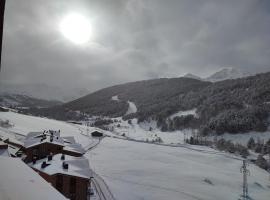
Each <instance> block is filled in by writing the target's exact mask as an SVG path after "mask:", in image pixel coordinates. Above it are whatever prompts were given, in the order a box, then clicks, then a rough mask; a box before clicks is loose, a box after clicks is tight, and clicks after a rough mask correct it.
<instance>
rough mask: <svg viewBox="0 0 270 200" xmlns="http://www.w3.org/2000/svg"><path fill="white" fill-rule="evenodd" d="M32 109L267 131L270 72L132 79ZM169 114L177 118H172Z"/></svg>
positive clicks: (172, 125) (165, 126)
mask: <svg viewBox="0 0 270 200" xmlns="http://www.w3.org/2000/svg"><path fill="white" fill-rule="evenodd" d="M116 97H117V98H116ZM115 99H117V101H116V100H115ZM130 102H132V103H133V104H134V105H135V106H136V112H133V113H130V114H128V115H127V111H128V110H129V107H130ZM190 110H193V111H192V112H190ZM78 111H79V112H78ZM182 111H189V112H182ZM194 112H195V114H194ZM35 113H38V114H39V115H40V114H41V115H44V116H49V117H53V118H56V119H62V120H66V119H72V118H75V117H76V119H83V118H84V117H85V116H84V113H86V114H88V115H90V116H108V117H121V116H122V117H123V118H124V119H131V118H137V119H138V122H139V123H140V122H143V121H149V120H154V121H156V122H157V126H158V127H159V128H161V129H162V130H164V131H165V130H170V131H173V130H179V129H186V128H198V129H200V131H202V132H204V133H210V132H215V133H218V134H221V133H224V132H229V133H238V132H248V131H265V130H266V129H267V127H268V125H269V120H268V116H269V113H270V73H264V74H258V75H256V76H250V77H246V78H240V79H233V80H224V81H221V82H214V83H212V82H207V81H200V80H195V79H191V78H183V77H181V78H170V79H169V78H163V79H154V80H147V81H138V82H132V83H127V84H122V85H116V86H112V87H108V88H105V89H102V90H99V91H96V92H94V93H91V94H89V95H86V96H84V97H82V98H79V99H77V100H74V101H71V102H68V103H66V104H63V105H60V106H56V107H53V108H49V109H41V110H33V111H32V114H35ZM78 113H81V115H78ZM176 113H187V114H185V115H183V114H181V115H179V114H176ZM190 113H193V114H190ZM75 114H76V115H75ZM173 114H176V115H174V116H175V117H173V118H172V117H170V116H172V115H173Z"/></svg>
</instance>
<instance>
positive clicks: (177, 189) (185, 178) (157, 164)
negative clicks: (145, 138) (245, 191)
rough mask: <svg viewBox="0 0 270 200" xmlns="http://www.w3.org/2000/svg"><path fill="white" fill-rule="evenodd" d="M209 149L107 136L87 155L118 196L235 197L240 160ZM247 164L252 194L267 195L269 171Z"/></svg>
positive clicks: (261, 199) (259, 199)
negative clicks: (172, 145) (200, 149)
mask: <svg viewBox="0 0 270 200" xmlns="http://www.w3.org/2000/svg"><path fill="white" fill-rule="evenodd" d="M205 148H207V147H205ZM208 151H209V152H213V153H208ZM208 151H199V150H198V151H197V150H190V149H187V148H180V147H176V148H173V147H166V146H159V145H153V144H145V143H135V142H132V141H126V140H119V139H112V138H105V139H104V140H103V141H102V142H101V143H100V144H99V146H98V147H97V148H96V149H94V150H93V151H91V152H89V153H88V154H87V155H86V156H87V157H89V159H90V162H91V165H92V167H94V169H95V170H96V172H97V173H98V174H100V175H101V176H102V177H103V178H104V179H105V181H106V182H107V184H108V185H109V187H110V189H111V190H112V192H113V194H114V196H115V197H116V199H118V200H138V199H147V200H165V199H168V200H179V199H181V200H217V199H218V200H228V199H238V198H239V195H240V194H241V192H242V174H241V173H240V167H241V164H242V161H241V160H239V159H235V158H233V157H232V158H231V157H230V155H229V154H224V155H222V154H215V152H216V151H214V150H211V149H208ZM226 155H227V156H226ZM248 169H249V170H250V176H249V177H248V184H249V193H250V196H251V197H252V198H253V199H254V200H269V195H270V181H269V174H267V172H266V171H264V170H262V169H260V168H258V167H257V166H255V165H253V164H250V165H249V167H248ZM211 183H212V184H211Z"/></svg>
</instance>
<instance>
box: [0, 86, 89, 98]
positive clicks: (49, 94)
mask: <svg viewBox="0 0 270 200" xmlns="http://www.w3.org/2000/svg"><path fill="white" fill-rule="evenodd" d="M88 93H89V92H88V90H86V89H81V88H66V89H63V88H60V87H57V86H50V85H47V84H7V83H1V84H0V94H11V95H13V94H17V95H26V96H29V97H32V98H36V99H44V100H49V101H51V100H56V101H61V102H68V101H72V100H74V99H77V98H79V97H82V96H84V95H86V94H88Z"/></svg>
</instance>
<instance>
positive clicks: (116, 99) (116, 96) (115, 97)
mask: <svg viewBox="0 0 270 200" xmlns="http://www.w3.org/2000/svg"><path fill="white" fill-rule="evenodd" d="M112 100H113V101H120V99H119V98H118V95H115V96H112Z"/></svg>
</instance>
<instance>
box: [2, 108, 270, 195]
mask: <svg viewBox="0 0 270 200" xmlns="http://www.w3.org/2000/svg"><path fill="white" fill-rule="evenodd" d="M0 119H2V120H9V121H10V122H11V124H13V126H12V127H10V128H1V129H0V135H1V134H4V135H5V136H9V135H16V134H22V135H26V134H28V132H31V131H42V130H44V129H46V130H47V129H53V130H59V129H60V130H61V135H63V136H74V137H75V139H76V140H77V142H79V143H81V144H82V145H83V146H84V147H88V146H89V145H92V143H93V139H92V138H91V137H90V136H89V132H91V131H92V130H95V128H91V127H86V126H83V125H74V124H69V123H66V122H62V121H57V120H52V119H46V118H39V117H34V116H27V115H22V114H18V113H13V112H0ZM118 120H119V121H120V120H121V118H119V119H118ZM117 123H119V124H120V127H117V126H114V129H115V132H108V131H107V132H105V134H107V135H109V136H116V135H117V134H119V135H120V136H117V137H119V138H124V137H121V134H123V133H125V135H126V136H127V137H129V138H134V139H138V140H144V141H145V140H147V139H148V140H149V141H151V139H155V138H156V137H161V138H162V140H163V143H165V144H171V143H173V144H179V143H180V144H182V145H179V146H178V147H172V146H161V145H155V144H148V143H141V142H134V141H127V140H123V139H117V138H113V137H107V138H105V139H103V140H102V141H101V143H100V144H98V146H97V147H96V148H94V149H93V150H91V151H89V152H88V153H87V154H86V155H85V156H86V157H87V158H88V159H89V160H90V165H91V167H92V168H93V169H94V170H95V171H96V172H97V174H99V175H100V176H101V177H102V178H103V179H104V180H105V181H106V183H107V184H108V186H109V188H110V189H111V190H112V193H113V195H114V196H115V197H116V199H118V200H137V199H145V200H167V199H168V200H179V199H181V200H217V199H218V200H225V199H226V200H227V199H238V198H239V195H240V194H241V192H242V174H241V173H240V167H241V164H242V162H241V159H240V158H238V157H236V156H234V155H232V154H227V153H221V152H218V151H216V150H213V149H210V148H208V147H201V146H190V145H183V138H184V132H181V131H177V132H172V133H164V132H161V131H159V129H157V128H156V126H155V122H153V121H151V122H149V123H143V124H138V123H137V120H136V119H133V120H132V122H131V124H129V123H128V121H122V120H121V121H120V122H117ZM117 123H116V124H115V125H117ZM149 127H151V128H152V129H153V130H152V131H149ZM185 133H186V134H191V133H190V132H189V131H185ZM248 168H249V170H250V172H251V175H250V176H249V177H248V183H249V193H250V196H251V197H252V198H253V199H254V200H269V195H270V181H269V174H268V173H267V172H266V171H264V170H262V169H260V168H258V167H257V166H255V165H253V164H250V165H249V167H248Z"/></svg>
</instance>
